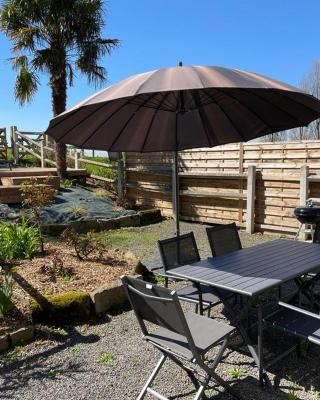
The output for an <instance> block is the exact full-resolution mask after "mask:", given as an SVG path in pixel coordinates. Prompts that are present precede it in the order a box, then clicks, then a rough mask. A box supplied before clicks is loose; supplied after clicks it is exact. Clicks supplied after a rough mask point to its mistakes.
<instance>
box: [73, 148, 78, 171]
mask: <svg viewBox="0 0 320 400" xmlns="http://www.w3.org/2000/svg"><path fill="white" fill-rule="evenodd" d="M74 169H79V153H78V150H77V149H76V151H75V153H74Z"/></svg>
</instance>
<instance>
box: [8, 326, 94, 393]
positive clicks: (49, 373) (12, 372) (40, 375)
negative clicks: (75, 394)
mask: <svg viewBox="0 0 320 400" xmlns="http://www.w3.org/2000/svg"><path fill="white" fill-rule="evenodd" d="M68 333H69V336H68V337H67V338H66V339H65V341H64V342H63V343H57V344H56V345H55V346H54V347H50V348H49V349H46V350H44V351H42V352H40V353H37V354H33V355H30V356H25V355H22V356H21V357H23V358H22V359H21V360H19V359H18V358H19V355H18V356H16V357H14V359H10V357H9V355H8V354H7V355H4V356H3V357H1V359H0V360H1V367H0V398H1V399H12V393H14V391H15V390H18V389H21V388H23V387H26V386H28V385H29V381H30V380H31V381H34V380H40V381H41V380H44V379H57V380H58V379H59V376H62V375H63V376H69V377H70V376H72V375H74V374H77V373H79V372H85V370H84V369H81V367H80V364H79V363H77V362H74V361H73V360H70V363H69V364H68V365H66V364H65V363H64V364H60V363H55V364H49V365H47V363H46V362H45V360H46V359H47V358H49V357H51V356H53V355H54V354H57V353H59V352H61V351H63V350H65V349H66V348H68V347H72V346H75V345H77V344H88V343H96V342H97V341H99V340H100V336H98V335H93V334H90V335H87V336H84V335H82V334H81V333H79V332H78V331H77V329H75V328H74V327H69V328H68ZM82 368H83V367H82Z"/></svg>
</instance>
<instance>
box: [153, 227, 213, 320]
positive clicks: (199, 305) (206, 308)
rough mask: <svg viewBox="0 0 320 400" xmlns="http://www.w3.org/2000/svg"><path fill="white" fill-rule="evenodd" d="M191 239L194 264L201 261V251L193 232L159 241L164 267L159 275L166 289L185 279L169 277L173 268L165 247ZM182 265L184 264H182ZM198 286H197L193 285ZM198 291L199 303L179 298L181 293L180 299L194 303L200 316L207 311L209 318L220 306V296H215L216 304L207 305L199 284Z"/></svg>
mask: <svg viewBox="0 0 320 400" xmlns="http://www.w3.org/2000/svg"><path fill="white" fill-rule="evenodd" d="M186 238H189V239H190V240H191V242H192V246H193V249H194V259H193V260H192V263H194V262H197V261H200V260H201V258H200V254H199V249H198V246H197V243H196V239H195V237H194V233H193V232H189V233H186V234H183V235H180V236H175V237H172V238H169V239H163V240H158V249H159V253H160V258H161V261H162V265H163V273H159V275H161V276H163V277H164V278H165V287H168V284H169V280H175V281H179V280H181V281H183V280H184V279H179V278H176V277H175V278H173V277H172V276H170V275H167V271H168V270H170V269H171V268H170V267H171V266H170V265H169V264H168V263H167V260H166V254H165V250H164V247H165V245H166V244H168V243H174V242H177V241H178V240H181V239H182V240H183V239H186ZM178 257H179V256H178ZM181 265H182V264H181ZM176 266H177V265H174V266H172V268H175V267H176ZM193 285H196V284H193ZM196 288H197V291H198V293H199V299H198V300H197V301H195V300H194V299H189V298H188V297H187V296H181V297H180V296H179V291H178V293H177V294H178V298H179V299H180V300H182V301H186V302H189V303H193V304H195V306H196V309H195V311H196V312H198V310H199V311H200V314H203V311H207V312H208V316H210V309H211V307H213V306H215V305H218V304H220V303H221V300H220V299H219V298H218V296H216V294H214V295H215V296H216V297H217V301H215V302H214V303H207V302H206V301H203V298H202V297H203V296H202V291H201V285H200V284H197V285H196ZM212 292H213V293H215V290H214V289H212Z"/></svg>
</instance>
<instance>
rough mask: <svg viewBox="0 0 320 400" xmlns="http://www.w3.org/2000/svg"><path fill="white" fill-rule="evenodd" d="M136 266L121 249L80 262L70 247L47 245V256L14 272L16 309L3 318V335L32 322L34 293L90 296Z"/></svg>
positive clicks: (0, 321) (0, 322)
mask: <svg viewBox="0 0 320 400" xmlns="http://www.w3.org/2000/svg"><path fill="white" fill-rule="evenodd" d="M135 266H136V260H135V258H134V256H131V255H130V254H128V253H124V252H122V251H120V250H118V249H113V250H105V251H103V252H102V253H101V252H100V253H98V252H93V253H91V254H90V255H89V256H88V257H87V258H86V259H85V260H79V259H78V258H77V257H76V255H75V252H74V251H73V250H72V248H70V246H67V245H66V244H64V243H62V242H50V243H47V244H46V245H45V252H44V254H38V255H37V256H35V257H34V258H32V259H31V260H21V261H19V262H17V264H16V266H15V267H14V268H13V277H14V280H15V283H14V291H13V296H12V303H13V306H12V309H11V312H10V315H8V316H6V317H4V318H1V317H0V335H1V334H2V333H5V332H7V331H8V330H12V329H17V328H19V327H20V326H23V325H25V324H26V323H28V322H30V321H31V310H30V304H31V300H32V294H33V293H34V292H39V293H41V294H42V295H51V294H56V293H64V292H68V291H73V290H75V291H85V292H90V291H92V290H94V289H96V288H98V287H101V286H105V285H108V284H111V283H112V282H114V281H117V280H118V279H119V277H120V276H121V275H123V274H127V273H130V272H132V271H133V269H134V268H135ZM0 279H1V278H0Z"/></svg>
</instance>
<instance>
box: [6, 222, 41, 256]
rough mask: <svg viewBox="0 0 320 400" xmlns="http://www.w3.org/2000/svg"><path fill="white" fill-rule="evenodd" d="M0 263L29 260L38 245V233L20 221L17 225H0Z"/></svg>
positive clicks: (35, 229)
mask: <svg viewBox="0 0 320 400" xmlns="http://www.w3.org/2000/svg"><path fill="white" fill-rule="evenodd" d="M0 243H1V246H0V263H8V262H11V261H13V260H18V259H21V258H31V257H32V255H33V254H34V253H35V252H36V251H37V250H38V248H39V245H40V233H39V230H38V229H37V228H35V227H32V226H28V224H27V221H26V220H25V219H22V220H21V221H20V222H19V223H18V224H5V223H4V222H1V223H0Z"/></svg>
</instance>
